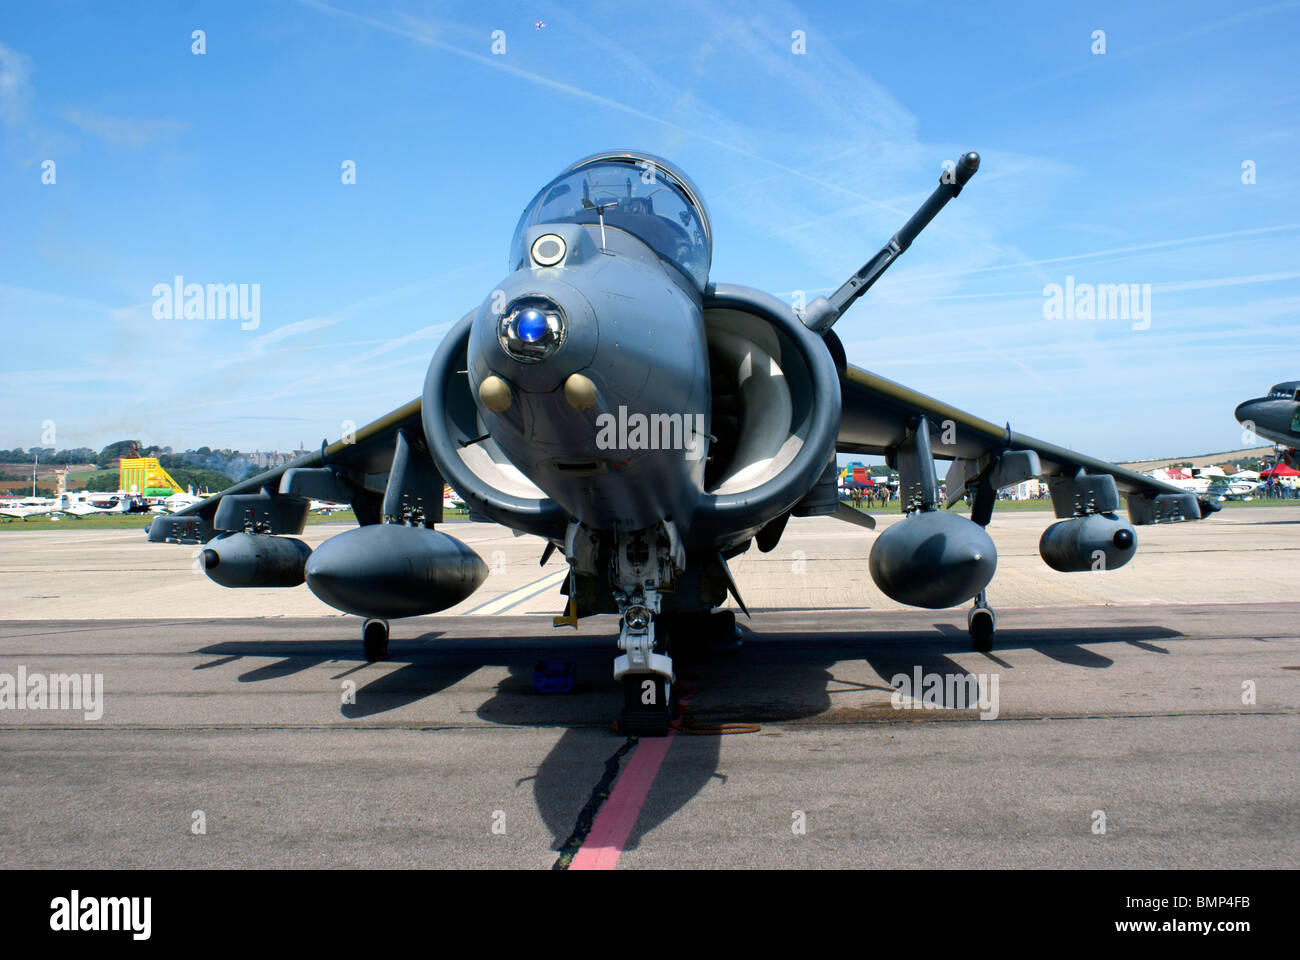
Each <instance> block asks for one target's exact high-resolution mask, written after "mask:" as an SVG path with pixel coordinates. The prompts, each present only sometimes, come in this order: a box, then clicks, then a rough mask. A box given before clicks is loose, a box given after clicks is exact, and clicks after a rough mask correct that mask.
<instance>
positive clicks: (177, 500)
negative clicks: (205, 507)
mask: <svg viewBox="0 0 1300 960" xmlns="http://www.w3.org/2000/svg"><path fill="white" fill-rule="evenodd" d="M202 501H203V497H202V496H201V495H200V494H197V493H195V492H194V490H193V488H191V489H190V490H188V491H187V492H185V493H173V494H172V495H171V496H170V497H167V498H166V499H165V500H163V501H161V503H160V504H159V505H160V506H161V507H162V508H163V510H165V511H166V512H167V513H175V512H176V511H177V510H184V509H185V508H186V507H192V506H194V504H196V503H201V502H202Z"/></svg>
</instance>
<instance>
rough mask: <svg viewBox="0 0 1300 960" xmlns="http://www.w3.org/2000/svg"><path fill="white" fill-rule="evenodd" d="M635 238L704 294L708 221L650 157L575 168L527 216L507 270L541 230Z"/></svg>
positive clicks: (684, 182)
mask: <svg viewBox="0 0 1300 960" xmlns="http://www.w3.org/2000/svg"><path fill="white" fill-rule="evenodd" d="M602 217H603V218H604V224H605V229H606V230H623V231H626V232H627V233H630V234H632V236H634V237H636V238H637V239H638V240H640V241H641V242H642V243H644V244H646V246H648V247H650V248H651V249H652V250H654V251H655V252H656V253H657V254H659V256H661V257H663V258H664V259H665V260H667V261H668V262H669V263H671V264H673V265H674V266H675V267H677V269H679V270H680V271H681V272H682V273H684V274H686V276H687V277H689V278H690V279H691V280H693V281H694V283H695V285H696V286H697V287H699V288H700V290H703V289H704V286H705V284H707V283H708V281H709V264H710V263H711V262H712V260H713V234H712V228H711V226H710V224H709V214H708V211H707V210H705V208H704V202H703V201H702V200H701V199H700V196H699V194H698V193H697V192H696V190H695V186H694V185H693V184H692V183H691V182H690V180H688V179H687V177H686V175H685V174H683V173H682V172H681V171H680V170H678V169H677V168H676V167H675V166H673V165H672V164H670V163H668V162H667V161H666V160H662V159H660V158H659V157H656V156H654V155H653V154H649V153H634V152H631V151H614V152H610V153H598V154H596V155H595V156H592V157H587V158H586V159H585V160H579V161H578V162H577V163H575V164H574V165H573V166H571V167H569V168H568V169H567V170H565V171H564V172H563V173H561V174H560V175H559V176H558V177H556V178H555V179H554V180H552V181H551V182H550V183H548V184H547V185H546V186H545V187H543V188H542V189H541V192H539V193H538V194H537V196H535V197H534V198H533V200H532V202H531V203H529V204H528V206H527V207H526V208H525V210H524V213H523V216H522V217H520V218H519V225H518V226H517V227H515V235H514V238H513V240H511V243H510V266H511V268H518V267H519V266H520V265H521V264H522V263H523V260H524V255H525V249H524V234H525V233H526V232H527V230H528V228H529V227H533V226H536V225H537V224H542V223H589V224H593V225H594V224H598V223H599V222H600V220H601V218H602Z"/></svg>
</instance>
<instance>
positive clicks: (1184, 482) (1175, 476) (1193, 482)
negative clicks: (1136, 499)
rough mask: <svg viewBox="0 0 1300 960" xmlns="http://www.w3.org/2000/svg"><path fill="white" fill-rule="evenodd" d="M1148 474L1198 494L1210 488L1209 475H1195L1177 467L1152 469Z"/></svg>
mask: <svg viewBox="0 0 1300 960" xmlns="http://www.w3.org/2000/svg"><path fill="white" fill-rule="evenodd" d="M1147 476H1150V477H1154V478H1155V479H1156V480H1163V481H1164V482H1165V483H1169V484H1172V485H1173V486H1175V487H1178V488H1180V489H1182V490H1185V491H1187V492H1188V493H1194V494H1196V495H1197V496H1200V495H1201V494H1203V493H1205V492H1206V491H1207V490H1209V489H1210V478H1209V477H1203V476H1193V475H1192V474H1191V473H1189V472H1188V471H1186V470H1180V469H1178V468H1177V467H1172V468H1170V469H1168V470H1152V471H1151V472H1150V473H1149V474H1147Z"/></svg>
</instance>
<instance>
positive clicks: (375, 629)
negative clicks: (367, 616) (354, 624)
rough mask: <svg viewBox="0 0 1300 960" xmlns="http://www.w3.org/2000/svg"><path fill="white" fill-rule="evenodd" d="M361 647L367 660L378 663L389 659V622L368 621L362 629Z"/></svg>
mask: <svg viewBox="0 0 1300 960" xmlns="http://www.w3.org/2000/svg"><path fill="white" fill-rule="evenodd" d="M361 645H362V647H363V648H364V649H365V652H366V660H368V661H369V662H370V663H376V662H378V661H380V660H387V659H388V621H387V620H367V621H366V622H365V623H364V624H363V625H362V627H361Z"/></svg>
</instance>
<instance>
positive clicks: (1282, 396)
mask: <svg viewBox="0 0 1300 960" xmlns="http://www.w3.org/2000/svg"><path fill="white" fill-rule="evenodd" d="M1268 398H1269V399H1270V400H1300V380H1288V381H1286V382H1285V383H1278V384H1274V386H1273V389H1272V390H1270V391H1269V392H1268Z"/></svg>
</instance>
